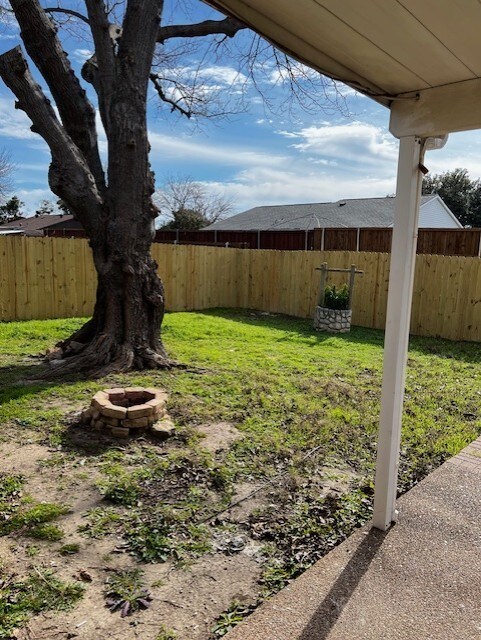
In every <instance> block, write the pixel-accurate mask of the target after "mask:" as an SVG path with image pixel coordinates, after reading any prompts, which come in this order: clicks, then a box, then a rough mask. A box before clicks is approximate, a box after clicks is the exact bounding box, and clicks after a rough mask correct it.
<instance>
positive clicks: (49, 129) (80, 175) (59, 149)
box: [0, 47, 103, 234]
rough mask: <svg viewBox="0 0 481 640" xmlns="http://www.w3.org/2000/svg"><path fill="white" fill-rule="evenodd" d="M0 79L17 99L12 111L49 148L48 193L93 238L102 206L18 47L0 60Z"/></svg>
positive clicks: (86, 170) (79, 157) (83, 164)
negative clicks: (29, 124) (61, 202)
mask: <svg viewBox="0 0 481 640" xmlns="http://www.w3.org/2000/svg"><path fill="white" fill-rule="evenodd" d="M0 76H1V77H2V79H3V81H4V82H5V84H6V85H7V87H9V89H10V90H11V91H12V92H13V93H14V94H15V96H16V97H17V98H18V102H17V103H16V105H15V106H16V108H17V109H21V110H22V111H25V113H26V114H27V115H28V117H29V118H30V120H31V121H32V122H33V126H32V127H31V129H32V131H34V132H35V133H38V134H39V135H41V136H42V138H43V139H44V140H45V142H46V143H47V144H48V146H49V148H50V151H51V153H52V165H51V168H50V174H49V181H50V186H51V188H52V191H53V192H54V193H56V194H57V195H58V196H59V197H60V198H62V199H64V200H66V201H67V202H68V203H69V205H71V206H72V208H73V209H74V210H75V212H76V214H77V216H78V218H79V220H80V221H81V222H82V224H83V225H84V227H85V229H86V230H87V232H88V233H89V234H90V233H91V234H95V232H96V230H97V223H98V220H99V218H100V213H101V208H102V204H103V202H102V198H101V196H100V194H99V192H98V190H97V187H96V184H95V180H94V178H93V176H92V174H91V173H90V171H89V168H88V166H87V164H86V162H85V160H84V158H83V156H82V154H81V152H80V151H79V149H78V147H77V146H76V145H75V144H74V142H73V141H72V139H71V138H70V137H69V136H68V134H67V133H66V132H65V130H64V127H63V126H62V125H61V124H60V122H59V121H58V119H57V116H56V115H55V112H54V110H53V108H52V105H51V104H50V101H49V100H47V98H46V97H45V95H44V93H43V91H42V89H41V87H40V86H39V85H38V84H37V83H36V82H35V80H34V78H33V77H32V74H31V73H30V71H29V69H28V65H27V62H26V60H25V58H24V57H23V54H22V50H21V48H20V47H15V48H14V49H11V50H10V51H7V52H6V53H4V54H3V55H1V56H0Z"/></svg>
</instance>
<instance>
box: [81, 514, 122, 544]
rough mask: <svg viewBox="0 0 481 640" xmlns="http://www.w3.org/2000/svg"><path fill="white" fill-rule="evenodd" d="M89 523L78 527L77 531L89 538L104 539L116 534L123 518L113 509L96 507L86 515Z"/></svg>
mask: <svg viewBox="0 0 481 640" xmlns="http://www.w3.org/2000/svg"><path fill="white" fill-rule="evenodd" d="M84 517H85V518H87V520H88V522H87V523H86V524H82V525H80V526H79V527H78V529H77V531H78V532H79V533H81V534H82V535H85V536H87V537H88V538H96V539H99V538H104V537H105V536H108V535H109V534H111V533H115V531H117V529H118V528H119V525H120V523H121V522H122V516H121V515H120V513H118V512H117V511H115V510H114V509H113V508H112V507H95V509H90V511H88V512H87V513H86V514H85V515H84Z"/></svg>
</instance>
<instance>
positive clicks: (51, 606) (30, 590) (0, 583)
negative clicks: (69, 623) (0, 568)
mask: <svg viewBox="0 0 481 640" xmlns="http://www.w3.org/2000/svg"><path fill="white" fill-rule="evenodd" d="M83 590H84V588H83V585H81V584H79V583H68V582H62V581H60V580H59V579H58V578H57V577H56V576H55V574H54V573H53V572H52V571H49V570H45V569H39V568H34V570H33V571H32V572H31V573H29V574H28V576H27V577H26V578H24V579H17V578H16V576H10V577H8V578H0V639H2V640H9V639H10V638H12V635H13V633H14V631H15V629H16V628H18V627H21V626H22V625H23V624H24V623H25V622H26V621H27V620H28V619H29V618H30V617H31V615H32V614H36V613H40V612H42V613H44V612H46V611H67V610H69V609H71V608H72V607H73V606H74V605H75V603H76V602H77V601H78V600H80V598H81V597H82V595H83Z"/></svg>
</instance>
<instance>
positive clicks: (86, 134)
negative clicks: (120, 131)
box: [10, 0, 105, 191]
mask: <svg viewBox="0 0 481 640" xmlns="http://www.w3.org/2000/svg"><path fill="white" fill-rule="evenodd" d="M10 4H11V6H12V9H13V11H14V13H15V16H16V18H17V20H18V23H19V26H20V29H21V37H22V40H23V42H24V44H25V48H26V49H27V52H28V55H29V56H30V57H31V59H32V60H33V62H34V63H35V65H36V67H37V68H38V70H39V71H40V73H41V74H42V76H43V78H44V79H45V82H46V83H47V85H48V87H49V89H50V91H51V92H52V96H53V98H54V100H55V103H56V105H57V108H58V110H59V113H60V118H61V120H62V123H63V125H64V127H65V130H66V132H67V133H68V135H69V136H70V138H71V139H72V140H73V142H74V143H75V144H76V145H77V147H78V148H79V150H80V151H81V152H82V154H83V155H84V157H85V160H86V162H87V164H88V166H89V168H90V171H91V173H92V175H93V176H94V178H95V181H96V183H97V187H98V189H99V190H100V191H103V190H104V189H105V178H104V172H103V169H102V164H101V161H100V155H99V151H98V145H97V132H96V127H95V109H94V108H93V106H92V104H91V103H90V101H89V100H88V98H87V94H86V93H85V90H84V89H83V88H82V86H81V84H80V82H79V81H78V78H77V77H76V76H75V74H74V72H73V69H72V67H71V65H70V62H69V60H68V57H67V54H66V53H65V51H64V50H63V48H62V44H61V42H60V40H59V39H58V37H57V34H56V32H55V29H54V27H53V24H52V22H51V21H50V19H49V17H48V16H47V14H46V13H45V11H44V9H42V7H41V6H40V3H39V1H38V0H11V2H10Z"/></svg>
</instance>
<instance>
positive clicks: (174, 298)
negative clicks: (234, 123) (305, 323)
mask: <svg viewBox="0 0 481 640" xmlns="http://www.w3.org/2000/svg"><path fill="white" fill-rule="evenodd" d="M152 253H153V256H154V258H155V259H156V260H157V262H158V264H159V274H160V275H161V277H162V279H163V281H164V284H165V289H166V300H167V309H168V310H171V311H181V310H190V309H192V310H194V309H197V310H200V309H207V308H212V307H240V308H252V309H258V310H260V311H270V312H272V313H286V314H289V315H292V316H298V317H303V318H304V317H306V318H307V317H312V315H313V312H314V307H315V304H316V299H317V295H318V293H319V272H318V271H315V268H316V267H319V266H320V265H321V264H322V263H323V262H327V263H328V264H329V267H335V268H346V267H349V266H350V265H351V264H355V265H356V266H357V267H358V268H359V269H360V270H362V271H363V272H364V274H363V275H362V276H359V278H358V281H357V282H356V289H355V293H354V300H353V323H354V324H356V325H360V326H364V327H375V328H378V329H382V328H383V327H384V324H385V314H386V302H387V285H388V277H389V255H388V254H386V253H369V252H351V251H265V250H260V251H252V250H245V249H224V248H218V247H208V246H194V245H179V246H174V245H161V244H154V245H153V249H152ZM330 282H332V283H334V284H341V282H342V274H333V275H332V276H330ZM95 287H96V274H95V270H94V267H93V262H92V258H91V255H90V249H89V247H88V245H87V242H86V241H85V240H68V239H63V238H26V237H19V236H5V237H0V320H5V321H7V320H23V319H34V318H35V319H42V318H59V317H71V316H87V315H89V314H90V313H91V312H92V308H93V303H94V299H95ZM411 331H412V333H414V334H418V335H431V336H440V337H444V338H449V339H452V340H474V341H481V260H479V258H469V257H468V258H466V257H459V256H439V255H418V256H417V259H416V274H415V281H414V298H413V312H412V320H411Z"/></svg>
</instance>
